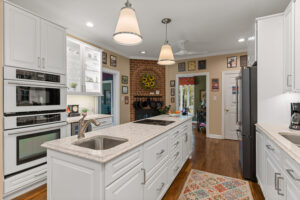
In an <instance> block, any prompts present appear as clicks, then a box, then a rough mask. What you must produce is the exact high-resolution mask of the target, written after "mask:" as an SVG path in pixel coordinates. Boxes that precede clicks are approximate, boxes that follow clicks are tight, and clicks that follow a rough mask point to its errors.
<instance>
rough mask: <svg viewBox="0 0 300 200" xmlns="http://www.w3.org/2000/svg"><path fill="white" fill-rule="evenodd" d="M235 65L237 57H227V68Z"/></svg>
mask: <svg viewBox="0 0 300 200" xmlns="http://www.w3.org/2000/svg"><path fill="white" fill-rule="evenodd" d="M236 67H237V57H236V56H231V57H227V68H236Z"/></svg>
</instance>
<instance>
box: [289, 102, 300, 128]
mask: <svg viewBox="0 0 300 200" xmlns="http://www.w3.org/2000/svg"><path fill="white" fill-rule="evenodd" d="M291 116H292V117H291V124H290V129H294V130H300V103H291Z"/></svg>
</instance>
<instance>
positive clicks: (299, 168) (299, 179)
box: [283, 155, 300, 191]
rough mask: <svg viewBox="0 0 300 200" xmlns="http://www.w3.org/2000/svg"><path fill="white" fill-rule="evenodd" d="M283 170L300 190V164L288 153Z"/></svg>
mask: <svg viewBox="0 0 300 200" xmlns="http://www.w3.org/2000/svg"><path fill="white" fill-rule="evenodd" d="M283 170H284V173H285V174H286V176H287V178H288V179H289V180H290V182H291V183H293V184H294V185H295V186H296V187H297V188H298V190H299V191H300V165H299V164H298V163H297V162H296V161H294V160H293V159H292V158H290V157H289V156H287V155H286V156H285V159H284V169H283Z"/></svg>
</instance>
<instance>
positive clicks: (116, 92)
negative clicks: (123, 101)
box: [102, 67, 121, 125]
mask: <svg viewBox="0 0 300 200" xmlns="http://www.w3.org/2000/svg"><path fill="white" fill-rule="evenodd" d="M102 72H104V73H107V74H112V75H113V77H114V78H113V106H114V108H113V112H114V113H112V114H113V115H114V117H113V119H114V121H113V124H114V125H118V124H120V92H121V91H120V72H119V71H117V70H113V69H109V68H105V67H103V68H102Z"/></svg>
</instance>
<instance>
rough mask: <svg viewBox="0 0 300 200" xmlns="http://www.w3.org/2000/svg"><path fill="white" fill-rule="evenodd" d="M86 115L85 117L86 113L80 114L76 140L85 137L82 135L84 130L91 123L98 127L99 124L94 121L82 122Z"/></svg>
mask: <svg viewBox="0 0 300 200" xmlns="http://www.w3.org/2000/svg"><path fill="white" fill-rule="evenodd" d="M86 115H87V114H86V113H82V118H81V119H80V120H79V122H78V129H79V131H78V136H77V138H78V139H81V138H84V137H85V135H84V133H85V130H86V128H87V127H88V125H90V124H91V123H93V124H94V125H95V126H99V125H100V123H99V122H98V121H97V120H95V119H89V120H87V121H84V118H85V117H86Z"/></svg>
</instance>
